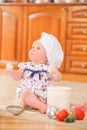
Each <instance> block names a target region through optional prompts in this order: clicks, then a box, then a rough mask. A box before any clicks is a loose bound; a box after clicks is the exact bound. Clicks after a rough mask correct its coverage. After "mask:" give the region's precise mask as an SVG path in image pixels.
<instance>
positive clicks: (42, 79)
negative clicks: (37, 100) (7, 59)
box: [16, 62, 51, 103]
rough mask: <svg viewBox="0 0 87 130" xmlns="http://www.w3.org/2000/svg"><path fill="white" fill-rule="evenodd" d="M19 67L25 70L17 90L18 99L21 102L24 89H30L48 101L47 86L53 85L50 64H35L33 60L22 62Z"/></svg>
mask: <svg viewBox="0 0 87 130" xmlns="http://www.w3.org/2000/svg"><path fill="white" fill-rule="evenodd" d="M18 67H19V68H20V69H22V70H23V73H24V74H23V78H22V80H21V84H20V86H19V87H18V88H17V90H16V95H17V101H18V102H19V103H20V95H21V93H22V92H23V91H24V90H30V91H31V92H33V93H34V94H35V95H36V96H37V97H41V98H42V99H43V101H44V103H46V102H47V87H50V85H51V78H50V75H49V73H48V72H47V70H48V64H39V65H38V64H34V63H32V62H21V63H19V65H18Z"/></svg>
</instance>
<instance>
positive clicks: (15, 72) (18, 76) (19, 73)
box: [10, 69, 23, 80]
mask: <svg viewBox="0 0 87 130" xmlns="http://www.w3.org/2000/svg"><path fill="white" fill-rule="evenodd" d="M10 75H11V77H12V78H13V79H14V80H21V78H22V76H23V72H22V70H21V69H19V70H12V71H11V73H10Z"/></svg>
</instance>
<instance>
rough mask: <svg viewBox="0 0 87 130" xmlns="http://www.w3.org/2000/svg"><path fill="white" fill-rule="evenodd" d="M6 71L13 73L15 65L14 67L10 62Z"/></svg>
mask: <svg viewBox="0 0 87 130" xmlns="http://www.w3.org/2000/svg"><path fill="white" fill-rule="evenodd" d="M6 70H7V71H9V72H11V71H12V70H13V65H12V63H11V62H8V63H7V64H6Z"/></svg>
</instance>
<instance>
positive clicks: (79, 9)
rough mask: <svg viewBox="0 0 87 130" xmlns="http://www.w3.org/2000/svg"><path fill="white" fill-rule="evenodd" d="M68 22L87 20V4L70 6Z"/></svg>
mask: <svg viewBox="0 0 87 130" xmlns="http://www.w3.org/2000/svg"><path fill="white" fill-rule="evenodd" d="M68 12H69V13H68V22H87V6H72V7H71V6H69V7H68Z"/></svg>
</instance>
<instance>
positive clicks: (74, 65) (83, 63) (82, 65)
mask: <svg viewBox="0 0 87 130" xmlns="http://www.w3.org/2000/svg"><path fill="white" fill-rule="evenodd" d="M66 72H71V73H78V74H80V73H81V74H87V60H84V59H81V58H80V59H79V58H76V57H75V58H74V57H73V58H67V60H66Z"/></svg>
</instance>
